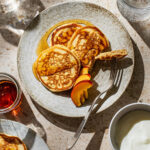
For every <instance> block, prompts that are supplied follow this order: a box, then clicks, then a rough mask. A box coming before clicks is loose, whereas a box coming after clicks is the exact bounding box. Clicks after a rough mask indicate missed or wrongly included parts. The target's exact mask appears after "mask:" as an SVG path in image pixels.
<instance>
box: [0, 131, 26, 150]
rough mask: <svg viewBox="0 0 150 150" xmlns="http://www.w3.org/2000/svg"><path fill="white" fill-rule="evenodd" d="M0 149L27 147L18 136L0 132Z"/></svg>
mask: <svg viewBox="0 0 150 150" xmlns="http://www.w3.org/2000/svg"><path fill="white" fill-rule="evenodd" d="M0 150H27V147H26V145H25V144H24V143H23V142H22V141H21V140H20V139H19V138H18V137H15V136H9V135H6V134H2V133H0Z"/></svg>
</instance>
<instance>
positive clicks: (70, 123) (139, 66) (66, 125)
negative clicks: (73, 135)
mask: <svg viewBox="0 0 150 150" xmlns="http://www.w3.org/2000/svg"><path fill="white" fill-rule="evenodd" d="M132 42H133V47H134V51H135V67H134V71H133V75H132V78H131V81H130V84H129V86H128V88H127V89H126V91H125V92H124V94H123V95H122V96H121V97H120V98H119V100H118V101H117V102H115V104H113V105H112V106H111V107H109V108H108V109H106V110H104V111H103V112H101V113H98V114H92V116H91V117H90V118H89V120H88V122H87V124H86V126H85V128H84V131H83V132H85V133H89V132H95V134H94V136H93V137H92V139H91V141H90V142H89V144H88V146H87V148H86V149H87V150H93V149H94V150H99V149H100V145H101V143H102V138H103V134H104V131H105V129H107V128H108V127H109V123H110V121H111V119H112V117H113V116H114V114H115V113H116V112H117V111H118V110H119V109H120V108H122V107H123V106H125V105H127V104H130V103H133V102H137V100H138V99H139V97H140V95H141V91H142V88H143V84H144V65H143V60H142V57H141V54H140V51H139V49H138V47H137V46H136V44H135V43H134V41H132ZM34 104H35V105H36V107H37V109H38V110H39V111H40V112H41V114H43V116H44V117H45V118H46V119H47V120H49V121H50V122H51V123H53V124H55V125H56V126H58V127H60V128H63V129H65V130H69V131H73V132H75V131H76V130H77V128H78V126H79V124H80V123H81V121H82V118H69V117H62V116H59V115H56V114H53V113H51V112H49V111H47V110H45V109H44V108H42V107H40V106H39V105H38V104H36V103H35V102H34ZM66 111H67V110H66Z"/></svg>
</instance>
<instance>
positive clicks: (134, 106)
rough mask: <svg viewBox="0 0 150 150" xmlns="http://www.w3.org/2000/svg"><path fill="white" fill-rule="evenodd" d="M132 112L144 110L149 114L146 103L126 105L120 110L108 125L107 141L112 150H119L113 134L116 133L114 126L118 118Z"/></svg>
mask: <svg viewBox="0 0 150 150" xmlns="http://www.w3.org/2000/svg"><path fill="white" fill-rule="evenodd" d="M134 110H145V111H149V112H150V104H146V103H132V104H129V105H126V106H125V107H123V108H121V109H120V110H119V111H118V112H117V113H116V114H115V115H114V117H113V118H112V120H111V123H110V125H109V140H110V143H111V146H112V149H113V150H119V148H118V145H117V144H116V141H115V132H116V125H117V123H118V121H119V119H120V118H122V117H123V116H124V115H125V114H127V113H128V112H130V111H134Z"/></svg>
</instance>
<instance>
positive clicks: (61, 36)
mask: <svg viewBox="0 0 150 150" xmlns="http://www.w3.org/2000/svg"><path fill="white" fill-rule="evenodd" d="M80 27H82V26H81V25H80V24H76V23H71V24H65V25H62V26H59V27H58V28H56V29H55V30H54V32H53V33H52V36H51V46H54V45H56V44H60V45H64V46H67V44H68V41H69V40H70V38H71V37H72V35H73V33H74V32H75V31H76V30H77V29H79V28H80Z"/></svg>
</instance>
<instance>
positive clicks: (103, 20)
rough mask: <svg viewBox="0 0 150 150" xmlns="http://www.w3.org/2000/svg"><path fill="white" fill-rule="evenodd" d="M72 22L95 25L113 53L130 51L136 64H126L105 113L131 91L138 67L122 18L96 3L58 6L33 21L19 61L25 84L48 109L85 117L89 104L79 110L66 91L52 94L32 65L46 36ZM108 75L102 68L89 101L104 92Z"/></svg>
mask: <svg viewBox="0 0 150 150" xmlns="http://www.w3.org/2000/svg"><path fill="white" fill-rule="evenodd" d="M68 19H83V20H87V21H89V22H91V23H92V24H94V25H95V26H97V27H98V28H99V29H100V30H102V32H103V33H104V34H105V35H106V37H107V38H108V39H109V41H110V44H111V48H112V50H116V49H127V50H128V59H129V60H131V61H132V63H131V64H130V65H129V64H126V67H124V68H122V79H121V80H120V84H119V87H118V89H117V91H116V93H114V94H112V95H110V96H109V97H108V99H107V100H106V101H105V102H104V103H103V104H102V106H101V108H100V109H99V110H98V112H100V111H102V110H105V109H106V108H108V107H110V106H111V105H112V104H113V103H115V102H116V101H117V100H118V99H119V97H120V96H121V95H122V94H123V92H124V91H125V89H126V88H127V86H128V84H129V82H130V79H131V76H132V73H133V68H134V51H133V46H132V42H131V39H130V36H129V34H128V33H127V31H126V29H125V28H124V27H123V26H122V24H121V23H120V22H119V21H118V19H117V18H116V17H115V16H114V15H113V14H112V13H110V12H109V11H108V10H106V9H104V8H102V7H101V6H98V5H95V4H91V3H86V2H69V3H62V4H58V5H56V6H52V7H50V8H48V9H46V10H44V11H43V12H41V13H40V15H39V16H38V17H37V18H35V19H34V20H33V22H32V23H31V25H30V26H29V27H28V28H27V30H26V31H25V32H24V34H23V36H22V38H21V41H20V43H19V50H18V58H17V59H18V71H19V75H20V78H21V81H22V83H23V84H24V86H25V88H26V90H27V91H28V93H29V94H30V96H31V97H32V98H33V99H34V101H35V102H37V103H38V104H39V105H41V106H42V107H44V108H45V109H47V110H49V111H51V112H53V113H56V114H59V115H62V116H68V117H81V116H84V115H85V113H86V112H87V111H88V109H89V105H88V104H85V105H83V106H82V107H76V106H75V105H74V104H73V103H72V101H71V98H70V96H68V95H67V96H66V95H65V94H66V92H64V93H63V92H62V93H59V94H55V93H52V92H50V91H48V90H47V89H46V88H45V87H44V86H43V85H42V84H41V83H40V82H39V81H37V80H36V79H35V77H34V75H33V72H32V64H33V63H34V61H35V60H36V58H37V56H36V48H37V45H38V42H39V41H40V39H41V37H42V35H44V34H45V32H46V31H47V30H48V29H49V28H50V27H52V26H53V25H55V24H57V23H58V22H61V21H64V20H68ZM95 68H96V69H98V70H99V69H100V66H99V65H98V64H97V65H96V66H95ZM93 71H94V70H93ZM107 74H108V73H107ZM107 74H105V72H103V70H102V69H100V70H99V72H97V74H96V76H95V77H94V80H95V82H96V83H97V89H94V88H91V92H90V93H91V94H90V93H89V99H92V98H93V94H95V93H96V92H95V91H100V89H101V87H100V85H102V84H100V83H102V82H105V80H106V78H107ZM92 90H93V91H92ZM112 90H113V89H112ZM89 102H90V100H89Z"/></svg>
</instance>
